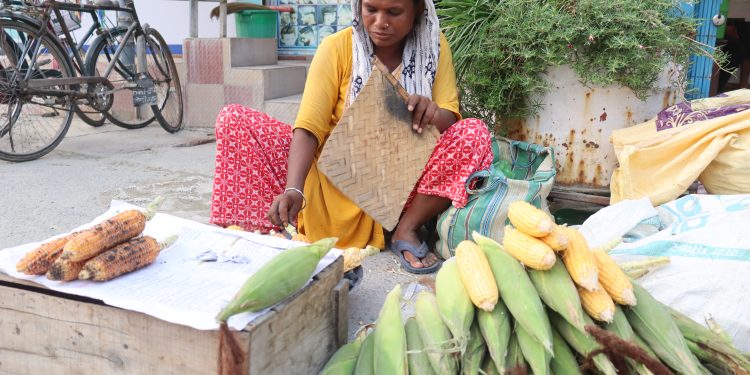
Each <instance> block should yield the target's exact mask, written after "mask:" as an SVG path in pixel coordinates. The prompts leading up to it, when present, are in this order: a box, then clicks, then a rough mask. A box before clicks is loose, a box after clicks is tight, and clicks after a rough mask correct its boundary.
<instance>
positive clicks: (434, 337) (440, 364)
mask: <svg viewBox="0 0 750 375" xmlns="http://www.w3.org/2000/svg"><path fill="white" fill-rule="evenodd" d="M414 310H415V315H416V318H417V326H418V327H419V334H420V335H421V336H422V342H423V343H424V348H425V351H426V352H427V358H428V359H429V360H430V364H431V365H432V370H433V371H434V372H435V373H436V374H455V373H457V372H458V359H457V354H456V353H458V352H459V348H458V347H457V345H456V344H457V343H456V341H455V340H452V339H451V333H450V331H449V330H448V327H446V325H445V324H444V323H443V319H442V318H441V317H440V310H439V309H438V304H437V299H436V298H435V295H434V294H432V293H430V292H426V291H423V292H419V294H418V295H417V300H416V302H415V303H414Z"/></svg>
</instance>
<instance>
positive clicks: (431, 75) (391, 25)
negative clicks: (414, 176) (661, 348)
mask: <svg viewBox="0 0 750 375" xmlns="http://www.w3.org/2000/svg"><path fill="white" fill-rule="evenodd" d="M352 11H353V13H354V21H353V23H352V24H353V26H352V27H348V28H346V29H343V30H341V31H339V32H337V33H335V34H333V35H330V36H328V37H327V38H325V40H323V41H322V43H321V44H320V46H319V47H318V50H317V52H316V54H315V57H314V58H313V60H312V63H311V65H310V69H309V73H308V78H307V82H306V85H305V91H304V94H303V97H302V103H301V106H300V110H299V113H298V115H297V119H296V121H295V124H294V129H292V127H290V126H289V125H287V124H284V123H281V122H279V121H277V120H275V119H273V118H271V117H270V116H268V115H266V114H264V113H261V112H258V111H256V110H253V109H250V108H247V107H244V106H241V105H228V106H226V107H224V109H222V111H221V112H220V113H219V116H218V118H217V121H216V138H217V152H216V175H215V179H214V190H213V197H212V202H211V218H210V220H211V222H212V223H214V224H217V225H220V226H229V225H239V226H241V227H243V228H244V229H246V230H250V231H255V230H260V231H261V232H268V231H269V230H271V229H274V228H276V229H278V227H280V226H285V225H286V224H287V223H292V224H293V225H297V226H298V230H299V232H300V233H303V234H305V235H306V236H307V238H308V239H309V240H311V241H315V240H317V239H320V238H324V237H330V236H336V237H338V238H339V242H338V244H337V246H338V247H340V248H346V247H350V246H356V247H361V248H363V247H365V246H366V245H372V246H375V247H377V248H381V249H382V248H385V247H386V246H387V247H388V248H390V249H391V250H392V251H393V252H394V253H395V254H396V255H397V256H399V257H400V258H401V261H402V265H403V266H404V268H405V269H406V270H407V271H410V272H415V273H426V272H432V271H434V270H436V269H437V268H438V267H439V262H438V259H437V256H436V255H435V254H434V253H432V252H430V251H429V249H428V247H427V244H426V243H425V242H424V241H423V240H421V239H420V237H419V232H420V228H421V227H422V225H424V224H425V223H427V222H428V221H429V220H430V219H433V218H435V217H436V216H437V215H439V214H440V213H441V212H443V211H444V210H446V209H447V208H448V207H450V205H451V204H453V205H455V206H457V207H463V206H464V205H465V204H466V201H467V198H468V196H467V193H466V189H465V186H464V184H465V182H466V180H467V179H468V177H469V175H471V174H472V173H473V172H475V171H477V170H481V169H486V168H488V167H489V165H490V164H491V162H492V150H491V146H490V134H489V131H488V129H487V126H486V125H485V124H484V123H483V122H482V121H480V120H477V119H464V120H461V117H460V115H459V112H458V111H459V106H458V91H457V88H456V75H455V71H454V68H453V61H452V56H451V51H450V47H449V46H448V42H447V41H446V40H445V38H444V36H443V35H442V34H441V33H440V30H439V25H438V18H437V15H436V13H435V6H434V5H433V3H432V0H352ZM372 56H377V58H378V59H379V60H380V61H382V62H383V63H384V64H385V66H386V67H388V69H389V70H390V71H391V72H392V74H393V75H394V76H395V77H396V78H398V80H399V82H400V83H401V85H402V86H403V87H404V88H405V89H406V91H407V92H408V93H409V94H410V97H409V100H408V104H407V106H408V109H409V111H411V112H412V122H413V128H414V130H415V131H416V132H422V131H423V129H424V128H425V127H427V126H436V127H437V129H438V130H439V131H440V133H441V137H440V139H439V140H438V143H437V145H436V146H435V149H434V151H433V153H432V155H431V156H430V159H429V161H428V162H427V165H426V166H425V168H424V172H423V174H422V176H421V177H420V179H419V181H418V182H417V183H416V186H415V188H414V190H413V191H412V193H411V196H410V197H409V199H408V200H407V203H406V205H405V207H404V211H403V213H402V216H401V218H400V221H399V223H398V226H397V227H396V229H395V230H394V232H393V233H392V235H391V238H390V241H389V242H390V243H389V244H387V245H386V243H385V237H384V233H383V229H382V227H381V226H380V225H379V224H378V223H377V222H375V221H374V220H373V219H372V218H370V217H369V216H368V215H366V214H365V213H364V212H363V211H362V210H361V209H360V208H359V207H357V206H356V205H355V204H354V203H353V202H352V201H351V200H349V199H348V198H347V197H346V196H344V195H343V194H342V193H341V192H340V191H339V190H337V189H336V188H335V187H334V186H333V185H332V184H331V183H330V182H329V181H328V179H327V178H326V177H325V176H324V175H323V174H322V173H321V172H320V171H319V170H318V168H317V165H316V163H317V158H318V156H319V155H320V152H321V150H322V147H323V145H324V144H325V141H326V140H327V138H328V136H329V135H330V134H331V132H332V130H333V128H334V127H335V126H336V124H337V123H338V121H339V119H340V118H341V116H342V114H343V112H344V109H345V108H346V107H348V105H350V104H351V103H352V102H353V101H354V100H355V99H356V97H357V95H358V94H359V92H360V90H361V89H362V88H363V87H364V84H365V83H366V82H367V79H368V77H369V75H370V72H371V71H372V61H371V58H372ZM393 173H398V171H393Z"/></svg>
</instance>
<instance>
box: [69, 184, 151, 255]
mask: <svg viewBox="0 0 750 375" xmlns="http://www.w3.org/2000/svg"><path fill="white" fill-rule="evenodd" d="M162 200H163V199H162V198H161V197H158V198H156V199H155V200H154V201H153V202H152V203H151V204H149V206H148V207H147V208H146V212H141V211H140V210H127V211H123V212H120V213H119V214H117V215H115V216H113V217H111V218H109V219H107V220H105V221H103V222H101V223H99V224H97V225H95V226H93V227H92V228H89V229H86V230H83V231H81V232H80V233H78V234H77V235H75V236H73V238H71V239H70V241H68V243H66V244H65V247H64V248H63V252H62V254H61V255H60V258H62V259H65V260H68V261H71V262H80V261H82V260H86V259H90V258H93V257H94V256H96V255H97V254H99V253H101V252H102V251H104V250H107V249H109V248H110V247H112V246H115V245H117V244H119V243H122V242H125V241H127V240H129V239H131V238H133V237H135V236H137V235H139V234H140V233H141V232H143V229H144V228H145V227H146V221H148V220H150V219H151V218H152V217H153V216H154V215H155V214H156V209H157V207H158V206H159V205H160V204H161V202H162Z"/></svg>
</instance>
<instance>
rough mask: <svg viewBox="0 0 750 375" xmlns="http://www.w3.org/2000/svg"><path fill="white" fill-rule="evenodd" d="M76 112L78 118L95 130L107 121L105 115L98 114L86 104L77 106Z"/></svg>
mask: <svg viewBox="0 0 750 375" xmlns="http://www.w3.org/2000/svg"><path fill="white" fill-rule="evenodd" d="M75 112H76V114H77V115H78V118H80V119H81V120H83V122H85V123H86V124H88V125H91V126H93V127H95V128H97V127H100V126H102V125H104V122H105V121H106V120H107V118H106V117H105V116H104V114H103V113H101V112H97V111H96V110H95V109H93V108H91V107H90V106H88V105H86V104H77V105H76V110H75Z"/></svg>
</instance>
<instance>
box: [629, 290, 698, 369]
mask: <svg viewBox="0 0 750 375" xmlns="http://www.w3.org/2000/svg"><path fill="white" fill-rule="evenodd" d="M633 292H634V293H635V298H636V299H637V300H638V304H637V305H635V306H631V307H630V308H628V309H626V310H625V315H626V316H627V318H628V322H629V323H630V325H631V326H632V327H633V330H634V331H635V332H637V333H638V335H639V336H641V338H643V340H644V341H646V343H647V344H648V346H649V347H650V348H651V349H652V350H653V351H654V352H655V353H656V355H657V356H658V358H659V359H661V360H662V362H664V363H665V364H666V365H667V366H669V367H671V368H672V369H674V370H675V371H677V372H680V373H684V374H702V373H704V371H705V369H704V368H703V366H701V364H700V363H699V361H698V359H697V358H695V356H694V355H693V354H692V353H691V352H690V349H689V348H688V346H687V342H685V338H684V337H683V336H682V333H680V330H679V329H678V328H677V325H676V324H675V322H674V320H672V317H671V316H670V315H669V313H668V312H667V311H666V309H664V307H663V306H662V305H661V303H659V302H658V301H657V300H656V299H654V297H652V296H651V294H649V293H648V292H647V291H646V290H645V289H644V288H643V287H641V286H640V285H638V284H637V283H633Z"/></svg>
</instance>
